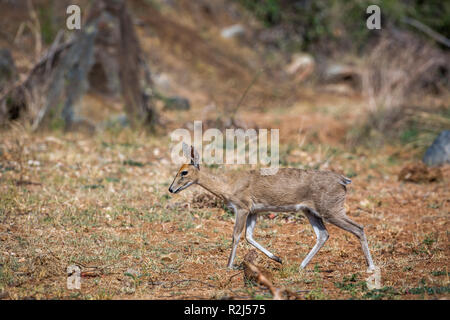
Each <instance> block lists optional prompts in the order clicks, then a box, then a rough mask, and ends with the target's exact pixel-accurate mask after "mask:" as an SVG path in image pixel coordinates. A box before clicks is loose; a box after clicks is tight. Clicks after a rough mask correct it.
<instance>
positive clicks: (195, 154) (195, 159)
mask: <svg viewBox="0 0 450 320" xmlns="http://www.w3.org/2000/svg"><path fill="white" fill-rule="evenodd" d="M199 162H200V156H199V155H198V152H197V150H195V149H194V147H193V146H191V164H193V165H194V167H196V168H197V169H198V170H200V163H199Z"/></svg>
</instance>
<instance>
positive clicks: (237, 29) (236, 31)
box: [220, 24, 245, 39]
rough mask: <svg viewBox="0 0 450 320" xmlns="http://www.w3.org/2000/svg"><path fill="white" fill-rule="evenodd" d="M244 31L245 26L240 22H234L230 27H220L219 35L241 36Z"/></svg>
mask: <svg viewBox="0 0 450 320" xmlns="http://www.w3.org/2000/svg"><path fill="white" fill-rule="evenodd" d="M244 33H245V28H244V27H243V26H242V25H240V24H234V25H232V26H230V27H227V28H224V29H222V32H221V33H220V35H221V36H222V38H225V39H228V38H233V37H236V36H241V35H243V34H244Z"/></svg>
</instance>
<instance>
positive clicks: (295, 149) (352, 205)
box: [0, 1, 450, 299]
mask: <svg viewBox="0 0 450 320" xmlns="http://www.w3.org/2000/svg"><path fill="white" fill-rule="evenodd" d="M130 3H134V2H130ZM181 3H182V4H183V7H182V9H183V10H182V12H183V15H181V17H180V15H179V14H178V12H177V11H170V10H168V9H165V10H161V12H162V16H159V15H157V14H156V13H155V12H153V11H152V12H148V11H147V10H149V8H148V7H142V8H139V10H135V15H136V17H137V18H139V19H140V21H141V22H142V23H141V24H140V26H139V27H138V31H139V36H140V41H141V43H142V46H143V48H144V50H145V51H146V53H147V55H148V59H149V65H150V66H151V68H152V72H153V73H154V74H165V75H166V76H167V77H168V79H169V81H168V83H169V85H168V89H167V90H166V91H165V92H164V93H165V94H167V95H181V96H185V97H187V98H189V100H190V101H191V104H192V109H191V110H190V111H188V112H169V111H162V112H161V115H162V117H161V121H162V123H163V128H162V129H161V130H160V131H159V132H158V134H156V135H155V136H151V135H148V134H146V133H140V132H138V131H131V130H130V129H128V128H125V129H123V130H115V129H110V130H105V131H102V132H99V133H98V134H96V135H94V136H89V135H85V134H83V133H62V132H60V131H59V130H50V131H46V132H40V133H28V130H27V129H25V128H22V127H20V126H18V127H16V128H15V129H13V130H10V131H2V132H0V295H1V296H2V297H4V298H5V297H6V298H10V299H24V298H35V299H44V298H50V299H51V298H63V299H182V298H192V299H205V298H212V299H219V298H224V297H235V298H236V297H237V298H253V299H270V298H271V295H270V293H269V291H268V290H266V289H264V288H261V287H259V286H256V285H248V284H247V285H246V283H245V282H244V280H243V273H242V270H228V269H226V262H227V258H228V255H229V250H230V245H231V233H232V228H233V219H234V217H233V215H232V214H230V213H229V212H228V211H227V210H225V209H224V208H223V206H222V204H221V203H218V202H217V201H214V200H213V199H212V198H211V197H209V196H206V195H204V193H205V191H203V190H202V189H201V188H200V187H191V188H189V189H187V190H185V191H183V192H182V193H181V194H176V195H172V194H169V193H168V191H167V189H168V186H169V184H170V182H171V181H172V179H173V176H174V175H175V173H176V171H177V170H178V168H177V167H176V166H175V165H174V164H172V162H171V161H170V152H169V151H170V150H169V143H170V140H169V133H170V132H171V130H173V129H175V128H180V127H189V125H188V124H191V125H192V122H193V121H194V120H197V119H198V120H203V121H204V123H205V124H206V123H209V124H212V125H210V126H214V125H216V124H217V123H220V121H219V122H217V120H223V119H224V118H225V117H226V115H227V114H229V113H230V109H229V107H230V106H232V105H233V104H235V103H237V101H238V100H239V98H240V97H241V95H242V93H243V91H244V89H245V87H246V86H247V85H248V84H249V83H250V82H251V81H252V79H253V78H254V76H255V74H257V72H258V70H260V69H261V68H263V67H264V68H266V67H272V69H271V70H272V71H273V70H277V69H279V70H281V68H282V67H283V66H285V65H286V64H287V63H288V61H285V60H286V59H284V58H283V57H282V56H281V55H280V56H277V54H276V52H269V54H266V53H264V50H262V49H261V48H258V46H257V45H254V46H247V45H242V44H241V43H239V42H237V41H235V40H234V39H231V40H224V39H221V38H220V36H219V34H220V30H221V28H222V27H225V26H229V25H230V24H232V23H237V22H242V21H244V20H245V19H247V17H246V16H243V17H241V21H236V19H234V18H233V19H232V18H226V17H229V16H227V15H224V14H222V13H221V12H223V11H220V10H219V9H220V8H219V9H218V10H213V16H214V14H215V15H216V18H217V19H215V20H214V19H211V20H208V19H210V18H208V17H206V18H205V17H203V15H206V14H207V13H205V12H204V11H202V10H201V8H199V7H197V5H196V4H194V3H196V2H191V1H181ZM217 3H219V4H220V3H221V2H220V1H219V2H217ZM152 10H153V9H152ZM166 11H167V12H166ZM218 12H220V13H221V14H218ZM209 14H211V13H209ZM209 14H208V15H209ZM149 17H150V18H149ZM223 17H225V18H223ZM219 18H220V19H219ZM221 19H223V20H221ZM245 22H247V21H245ZM250 22H251V21H250ZM247 27H248V26H247ZM14 50H15V49H14ZM261 52H262V53H261ZM13 53H14V56H15V57H21V59H19V60H17V59H16V61H17V64H18V66H19V67H20V68H19V69H27V64H26V63H25V62H26V61H28V62H29V61H30V60H29V58H28V56H26V53H27V51H26V50H22V51H21V52H20V51H17V50H15V51H13ZM274 66H275V67H274ZM269 69H270V68H269ZM272 71H270V70H269V71H266V72H264V73H262V74H261V76H260V77H259V78H258V81H257V82H256V83H255V85H254V86H253V87H252V88H251V90H250V91H249V94H248V95H247V97H246V99H245V100H244V102H243V104H242V106H241V108H240V109H239V112H238V113H237V118H238V119H239V120H240V121H242V122H243V123H246V124H248V126H249V127H256V128H269V129H270V128H279V129H280V160H281V165H282V166H286V167H287V166H289V167H300V168H317V169H327V170H334V171H337V172H341V173H343V174H345V175H347V176H349V177H350V178H351V179H352V180H353V183H352V184H351V185H350V186H349V189H348V190H349V191H348V198H347V199H348V200H347V207H348V214H349V216H350V217H351V218H352V219H353V220H355V221H356V222H358V223H360V224H363V225H364V226H365V230H366V234H367V237H368V241H369V247H370V249H371V251H372V255H373V257H374V260H375V263H376V264H377V265H378V266H379V267H380V271H381V288H380V289H377V290H369V289H368V287H367V281H366V280H367V278H368V277H369V276H370V275H369V274H367V273H366V272H365V270H366V266H365V261H364V257H363V254H362V251H361V248H360V245H359V242H358V241H357V239H356V238H354V237H353V236H352V235H350V234H348V233H346V232H344V231H342V230H340V229H337V228H336V227H334V226H329V228H328V229H329V232H330V239H329V240H328V242H327V243H326V245H325V246H324V247H323V248H322V250H321V251H320V252H319V253H318V254H317V255H316V256H315V257H314V259H313V261H312V262H311V264H310V265H309V266H308V268H307V269H306V270H304V271H301V272H299V270H298V267H299V265H300V262H301V261H302V259H303V258H304V257H305V256H306V254H307V253H308V252H309V250H310V249H311V248H312V246H313V245H314V243H315V236H314V232H313V230H312V228H311V226H310V225H309V223H308V222H307V221H306V219H305V218H304V217H303V216H302V215H298V216H297V217H289V216H286V215H276V216H275V217H272V216H268V215H267V216H264V217H262V218H261V219H259V220H258V224H257V226H256V229H255V238H256V239H257V240H258V241H259V242H261V244H262V245H263V246H265V247H267V248H269V249H270V250H271V251H272V252H274V253H275V254H276V255H278V256H280V257H281V258H282V259H283V262H284V263H283V265H279V264H277V263H275V262H272V261H270V260H269V259H267V258H266V257H265V256H263V255H262V254H260V253H259V259H260V264H261V265H262V266H263V267H264V268H266V269H267V270H269V272H271V273H272V275H273V279H274V284H275V286H278V287H286V288H288V289H290V290H291V291H298V292H299V295H300V297H301V298H304V299H350V298H356V299H435V298H437V299H448V298H449V296H450V295H449V290H450V287H449V273H448V272H449V270H448V266H449V225H448V223H449V219H448V215H449V199H450V191H449V187H448V186H449V179H450V166H447V167H443V168H442V172H443V177H444V179H443V180H442V181H440V182H433V183H422V184H415V183H404V182H400V181H398V179H397V176H398V174H399V172H400V170H401V169H402V168H403V167H404V165H405V164H406V163H409V162H413V161H417V160H418V159H420V156H421V154H422V153H423V150H424V146H426V145H429V143H430V142H431V140H432V138H434V136H435V135H430V136H429V137H426V136H421V137H425V140H423V139H422V140H420V143H419V142H417V141H419V139H417V138H418V137H417V135H416V134H414V135H413V136H412V138H411V139H409V138H408V137H409V136H407V138H408V139H405V141H404V143H403V144H398V145H397V144H386V145H385V146H384V147H381V148H371V147H370V146H367V147H357V148H351V147H349V146H348V145H347V144H346V143H345V138H346V136H347V135H348V133H349V132H351V131H352V130H353V129H354V128H355V124H357V122H358V119H359V116H361V115H362V114H364V112H365V110H366V109H365V108H364V101H363V100H362V99H361V97H360V96H358V95H357V94H356V95H346V96H345V95H344V96H342V95H333V94H329V93H325V92H324V91H321V90H320V88H318V90H317V88H316V89H314V90H313V89H311V88H310V86H308V85H299V84H298V83H295V81H294V80H293V79H291V78H286V75H283V73H282V72H280V74H281V75H280V74H278V73H277V72H275V71H273V72H272ZM159 89H161V91H164V90H163V89H164V88H159ZM86 98H87V99H84V100H83V105H82V107H83V108H84V109H83V110H86V113H87V114H88V115H89V117H90V118H91V119H93V120H99V121H102V120H105V118H106V117H108V116H109V115H110V114H111V113H113V111H115V112H121V107H122V105H121V103H120V101H113V102H111V103H110V102H107V103H105V102H103V101H101V99H98V97H96V96H95V95H91V94H90V95H89V96H87V97H86ZM111 106H112V107H111ZM158 108H159V109H161V106H160V105H158ZM95 117H97V118H98V119H96V118H95ZM214 121H216V122H214ZM417 131H418V130H417ZM410 135H411V134H410ZM244 169H246V167H245V166H242V167H239V168H231V167H230V168H229V167H226V168H210V170H213V171H214V170H244ZM250 249H251V247H250V246H249V245H248V244H247V243H246V242H245V240H242V241H241V243H240V245H239V248H238V253H237V259H236V263H237V264H238V265H239V264H240V262H241V261H242V259H243V257H244V255H245V253H246V252H247V251H249V250H250ZM72 264H76V265H79V266H80V267H81V271H82V283H81V290H68V289H67V285H66V283H67V274H66V268H67V267H68V266H69V265H72Z"/></svg>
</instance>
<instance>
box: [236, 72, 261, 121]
mask: <svg viewBox="0 0 450 320" xmlns="http://www.w3.org/2000/svg"><path fill="white" fill-rule="evenodd" d="M262 71H263V69H262V68H261V69H260V70H259V71H258V72H257V73H256V74H255V76H254V77H253V79H252V81H251V82H250V83H249V85H248V86H247V88H246V89H245V91H244V93H243V94H242V96H241V99H240V100H239V102H238V103H237V105H236V107H234V109H233V110H232V112H231V117H230V119H231V120H232V121H234V117H235V116H236V113H237V111H238V110H239V107H240V106H241V104H242V101H244V98H245V96H246V95H247V93H248V92H249V90H250V88H251V87H252V86H253V85H254V84H255V82H256V80H258V78H259V76H260V75H261V73H262Z"/></svg>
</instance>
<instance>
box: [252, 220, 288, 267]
mask: <svg viewBox="0 0 450 320" xmlns="http://www.w3.org/2000/svg"><path fill="white" fill-rule="evenodd" d="M257 217H258V216H257V214H256V213H251V214H250V215H249V216H248V218H247V229H246V231H245V238H246V239H247V241H248V243H250V244H251V245H252V246H254V247H255V248H256V249H258V250H260V251H261V252H262V253H264V254H265V255H266V256H268V257H269V258H270V259H272V260H275V261H276V262H279V263H283V262H282V261H281V259H280V258H279V257H277V256H276V255H274V254H273V253H272V252H270V251H269V250H267V249H266V248H264V247H263V246H262V245H260V244H259V243H258V242H256V241H255V239H253V230H254V229H255V225H256V219H257Z"/></svg>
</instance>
